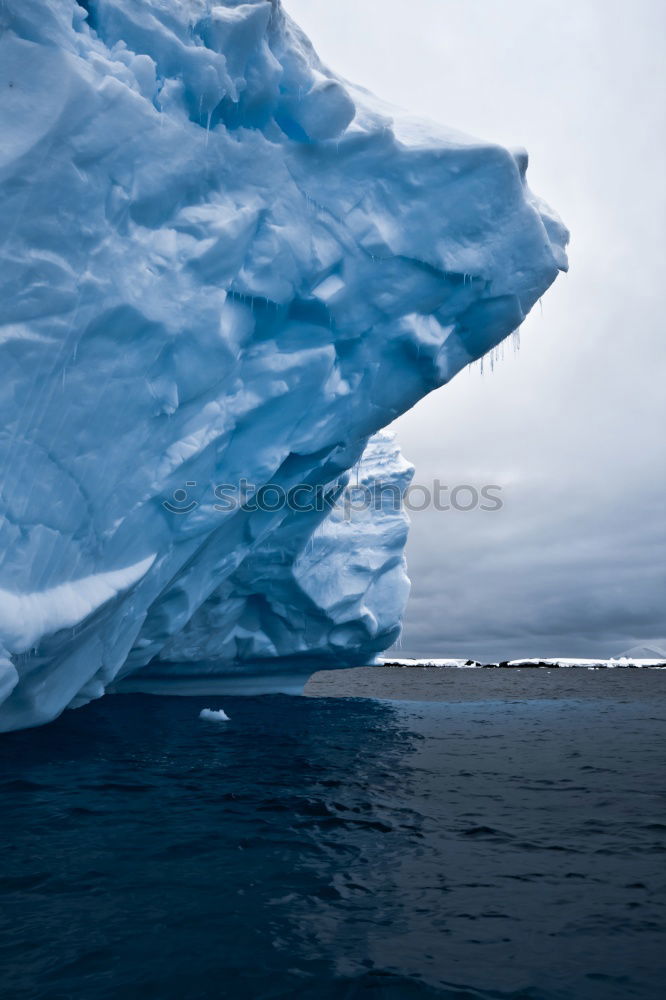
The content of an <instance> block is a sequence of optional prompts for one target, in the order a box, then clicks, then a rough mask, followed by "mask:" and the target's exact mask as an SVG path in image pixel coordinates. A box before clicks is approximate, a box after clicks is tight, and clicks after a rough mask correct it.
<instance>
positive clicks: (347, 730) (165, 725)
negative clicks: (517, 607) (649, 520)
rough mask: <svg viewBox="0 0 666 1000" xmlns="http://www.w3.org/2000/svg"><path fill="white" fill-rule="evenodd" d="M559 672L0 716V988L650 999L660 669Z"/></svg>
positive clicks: (23, 995)
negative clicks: (384, 695)
mask: <svg viewBox="0 0 666 1000" xmlns="http://www.w3.org/2000/svg"><path fill="white" fill-rule="evenodd" d="M401 673H402V672H401ZM502 673H507V672H502ZM474 674H475V676H476V677H477V678H478V681H477V683H478V685H479V692H478V695H477V697H478V698H482V697H483V694H484V687H483V685H484V684H485V682H486V681H487V679H488V672H487V671H477V672H474ZM569 674H570V676H569V677H568V679H567V684H568V693H567V694H566V695H565V696H564V697H560V698H559V699H557V698H552V697H551V698H548V697H546V696H544V695H543V694H540V695H539V696H538V697H537V698H536V699H531V696H530V693H529V687H528V682H527V681H526V683H525V688H524V690H523V692H522V694H521V693H520V692H517V691H516V690H515V679H514V678H513V677H512V678H511V679H510V684H511V687H510V689H509V690H508V691H507V693H506V694H505V696H504V698H503V699H502V698H501V693H500V692H498V690H497V688H496V687H495V688H494V690H493V692H492V693H491V694H490V695H489V696H490V698H491V699H493V700H487V699H486V700H476V701H474V700H472V698H471V695H470V698H469V699H468V700H467V701H460V702H458V703H445V702H440V703H425V702H421V703H417V702H406V701H403V702H390V701H376V700H368V699H345V700H341V699H331V698H290V697H286V696H279V695H278V696H264V697H255V698H234V697H226V698H225V699H224V700H223V702H222V703H223V705H224V708H225V710H226V711H227V712H228V714H229V716H230V721H229V722H227V723H225V724H224V725H222V726H221V725H217V726H214V725H205V724H202V722H201V721H200V720H199V718H198V715H199V712H200V711H201V710H202V709H203V708H211V709H215V708H219V704H218V703H217V702H216V700H215V699H211V698H206V699H205V700H204V699H203V698H151V697H147V696H141V695H125V696H116V697H110V698H106V699H104V700H103V701H100V702H95V703H93V704H91V705H89V706H87V707H85V708H82V709H79V710H77V711H75V712H67V713H65V714H64V715H63V716H62V717H61V718H60V719H59V720H57V721H56V722H55V723H53V724H52V725H51V726H49V727H46V728H44V729H40V730H33V731H30V732H18V733H12V734H7V735H6V736H4V737H2V739H1V740H0V793H1V795H2V808H3V822H2V825H1V829H0V859H1V860H0V893H1V896H2V899H1V905H0V942H1V943H0V975H1V976H2V980H3V983H4V988H5V990H6V992H7V995H9V996H11V997H12V998H15V1000H27V998H34V997H40V998H43V1000H55V998H62V997H67V998H75V1000H79V998H81V1000H83V998H86V1000H88V998H90V997H91V996H94V997H95V998H96V1000H106V998H109V1000H110V998H116V997H118V996H121V995H122V996H123V997H129V998H136V1000H138V998H139V997H141V998H145V997H159V998H160V1000H172V998H173V1000H176V998H178V1000H180V998H183V997H187V998H208V997H210V998H219V997H230V998H236V997H244V998H248V997H249V998H255V997H256V998H258V997H269V996H270V997H278V998H280V997H297V998H315V997H316V998H317V1000H319V998H324V1000H326V998H331V1000H333V998H336V1000H337V998H339V997H350V998H351V997H362V996H366V995H368V996H373V997H381V998H390V1000H393V998H396V1000H397V998H400V1000H403V998H412V997H419V998H420V997H444V998H449V1000H453V998H456V1000H491V998H492V1000H499V998H503V1000H508V998H512V1000H572V998H575V1000H629V998H640V1000H653V998H654V997H656V996H657V995H658V994H659V987H660V983H661V982H663V978H662V975H663V972H662V970H661V969H660V965H661V964H662V961H663V956H664V954H665V953H666V948H665V947H664V945H665V944H666V941H665V940H664V933H663V927H664V917H665V913H664V904H663V883H664V874H663V860H664V831H665V829H666V822H665V817H664V801H663V791H664V787H663V775H664V773H665V764H666V761H665V760H664V756H665V752H664V746H663V742H662V741H661V740H660V730H661V729H662V727H663V720H664V715H665V709H666V704H665V701H666V698H665V692H666V685H665V681H666V677H665V676H664V675H663V674H660V673H653V672H648V671H645V672H641V673H640V674H639V675H637V672H635V671H626V672H619V671H616V672H612V673H611V674H605V673H604V672H600V673H596V674H588V672H587V671H585V672H583V673H582V674H580V677H581V689H582V686H583V685H587V687H586V691H587V693H586V694H584V695H583V696H582V697H577V696H576V692H575V684H576V677H575V676H574V675H573V672H569ZM496 675H497V672H493V683H494V684H497V683H498V682H497V681H496V680H495V677H496ZM466 676H469V674H467V675H466ZM531 676H533V675H531ZM592 677H594V679H595V681H597V680H598V681H599V687H598V688H597V691H598V696H591V694H590V685H589V683H588V679H589V678H592ZM607 682H610V683H611V684H612V685H613V686H612V689H611V688H610V687H609V686H608V684H607ZM467 683H468V684H469V683H470V682H467ZM508 683H509V682H508ZM539 683H541V682H539ZM545 683H546V682H545V681H543V684H542V686H543V685H545ZM555 683H557V682H555Z"/></svg>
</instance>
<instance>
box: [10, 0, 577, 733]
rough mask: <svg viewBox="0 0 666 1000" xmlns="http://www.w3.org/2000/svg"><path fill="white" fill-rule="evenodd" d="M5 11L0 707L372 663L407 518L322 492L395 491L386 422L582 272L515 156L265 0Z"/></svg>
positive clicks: (399, 571) (35, 2) (401, 479)
mask: <svg viewBox="0 0 666 1000" xmlns="http://www.w3.org/2000/svg"><path fill="white" fill-rule="evenodd" d="M0 23H1V24H2V28H3V31H2V33H1V34H0V88H2V93H3V95H4V98H3V101H2V103H1V104H0V129H1V130H2V136H3V143H2V148H1V149H0V190H1V197H0V220H1V225H0V232H2V237H3V238H2V251H1V252H2V268H1V269H0V297H1V301H2V306H3V308H2V315H1V318H0V323H1V325H0V414H1V416H2V421H1V424H0V427H1V430H0V460H1V461H2V468H3V476H2V484H1V488H0V532H1V539H0V560H1V561H0V729H4V730H7V729H15V728H20V727H27V726H35V725H39V724H41V723H45V722H47V721H49V720H51V719H53V718H55V717H56V716H57V715H58V714H59V713H60V712H61V711H62V710H63V709H64V708H66V707H76V706H78V705H82V704H85V703H86V702H87V701H89V700H90V699H92V698H96V697H99V696H101V695H102V694H104V693H105V692H106V691H108V690H114V691H118V690H130V689H141V690H156V689H160V685H162V689H163V688H164V686H166V687H167V689H169V690H178V685H179V684H181V683H185V682H187V680H188V678H189V679H198V682H199V684H200V685H202V684H203V685H208V684H211V683H212V682H213V680H215V681H216V682H217V683H218V684H221V685H222V687H223V688H224V686H225V684H229V685H231V687H230V689H238V685H239V684H240V685H241V686H242V685H243V684H244V683H245V682H246V681H247V683H248V684H250V686H251V689H252V690H255V691H256V690H280V689H282V687H281V685H282V684H283V682H284V678H285V677H286V676H287V675H289V676H291V675H292V674H299V675H302V680H303V681H304V680H305V678H306V676H307V674H308V673H309V672H311V671H312V670H314V669H316V668H317V666H319V665H323V664H329V665H330V664H331V663H332V664H339V665H350V664H354V663H364V662H368V660H369V659H372V658H373V657H374V656H375V655H376V654H377V653H379V652H381V651H382V650H383V649H386V648H387V647H388V646H389V645H391V643H392V642H393V641H394V640H395V638H396V636H397V635H398V633H399V629H400V619H401V615H402V611H403V608H404V604H405V601H406V599H407V593H408V581H407V576H406V572H405V563H404V557H403V547H404V542H405V538H406V532H407V522H406V518H405V515H404V514H403V513H402V511H401V510H400V509H399V508H396V506H395V504H393V503H389V502H387V501H385V498H384V497H383V495H382V498H381V500H380V502H379V503H372V504H370V505H368V506H367V507H366V508H365V509H362V510H354V511H353V512H352V514H353V516H347V512H346V510H345V508H344V505H343V508H342V511H341V510H340V509H339V507H337V506H335V505H332V504H331V503H329V502H328V501H329V500H330V501H335V502H336V503H337V501H338V500H339V499H340V498H341V497H343V496H344V495H345V493H346V491H348V490H349V489H350V487H352V486H353V485H354V483H355V482H356V481H357V479H358V480H359V481H360V483H361V484H362V485H365V486H366V487H367V488H368V489H370V490H371V492H372V489H371V486H372V484H375V483H377V482H378V481H381V483H384V484H388V485H392V486H393V487H394V489H395V490H397V492H398V494H400V493H402V492H404V490H405V489H406V488H407V485H408V483H409V478H410V476H411V469H410V467H409V465H408V464H407V463H406V462H405V460H404V459H403V458H402V457H401V456H400V453H399V451H398V449H397V447H396V445H395V443H394V442H393V441H392V439H391V438H390V436H388V435H386V434H382V433H381V431H382V428H385V427H386V426H387V425H388V424H389V423H390V422H391V421H392V420H394V419H395V417H397V416H398V415H399V414H401V413H403V412H404V411H405V410H406V409H408V408H409V407H411V406H412V405H413V404H414V403H415V402H417V401H418V400H419V399H420V398H421V397H422V396H424V395H425V394H426V393H428V392H430V391H432V390H433V389H435V388H437V387H439V386H441V385H443V384H444V383H446V382H447V381H448V380H449V379H451V378H452V377H453V376H454V375H455V374H456V373H457V372H458V371H459V370H460V369H462V368H463V367H465V366H466V365H468V364H469V363H470V362H472V361H475V360H476V359H478V358H481V357H483V355H484V354H486V353H487V352H489V351H492V350H493V349H494V348H495V346H496V345H497V344H498V343H499V342H500V341H501V340H502V339H503V338H504V337H506V336H507V335H508V334H510V333H511V332H513V331H514V330H515V329H516V328H517V327H518V326H519V325H520V324H521V322H522V320H523V319H524V317H525V315H526V314H527V312H528V311H529V310H530V308H531V307H532V306H533V304H534V303H535V302H536V301H537V300H538V299H539V297H540V296H541V295H542V294H543V293H544V291H545V290H546V289H547V288H548V287H549V285H550V284H551V283H552V282H553V280H554V279H555V277H556V275H557V273H558V271H559V270H563V269H566V256H565V246H566V242H567V232H566V229H565V228H564V226H563V225H562V223H561V222H560V221H559V219H558V218H557V216H556V215H555V213H554V212H552V211H551V210H550V209H549V208H548V207H547V206H546V205H545V204H544V203H543V202H541V201H540V200H539V199H537V198H536V197H535V196H534V195H533V194H532V193H531V192H530V190H529V188H528V186H527V184H526V176H525V175H526V168H527V155H526V153H525V152H524V151H523V150H517V151H509V150H506V149H503V148H501V147H499V146H497V145H493V144H489V143H486V142H483V141H480V140H477V139H473V138H470V137H467V136H465V135H461V134H459V133H457V132H452V131H450V130H447V129H446V128H444V127H442V126H440V125H437V124H434V123H430V122H422V121H419V120H416V119H414V118H412V117H410V116H409V115H408V114H406V113H404V112H402V111H398V110H396V109H394V108H392V107H389V106H388V105H386V104H384V103H382V102H381V101H379V100H378V99H377V98H375V97H374V96H372V95H371V94H369V93H367V92H366V91H364V90H361V89H360V88H358V87H355V86H354V85H352V84H350V83H348V82H347V81H344V80H341V79H339V78H338V77H337V76H335V74H334V73H332V72H331V71H330V70H329V69H328V68H327V67H325V66H324V65H322V63H321V62H320V60H319V59H318V57H317V55H316V53H315V52H314V50H313V48H312V46H311V44H310V43H309V41H308V40H307V38H306V37H305V36H304V35H303V33H302V32H301V31H300V29H299V28H298V27H297V26H296V25H295V24H294V23H293V22H292V21H291V20H290V18H289V17H288V16H287V15H286V13H285V12H284V10H283V9H282V7H281V5H280V3H279V0H247V2H236V0H226V2H223V3H216V4H213V3H209V2H207V0H188V2H179V0H145V2H143V3H141V4H136V3H134V2H132V0H88V2H86V3H80V4H77V3H75V2H74V0H60V2H58V3H57V4H53V3H50V2H48V0H4V2H3V4H2V10H1V11H0ZM241 483H251V484H252V485H253V488H254V489H255V490H258V489H260V488H262V487H264V486H267V485H270V486H272V487H273V488H274V489H276V490H277V489H279V490H281V491H282V493H283V494H284V495H285V496H291V495H292V493H291V491H293V490H295V489H297V488H298V487H299V486H302V485H303V484H305V485H306V486H307V487H308V488H310V489H311V490H314V491H316V492H317V495H318V496H319V495H321V496H323V497H324V498H326V500H327V502H326V503H324V504H323V505H318V507H317V509H315V510H309V509H308V510H303V509H302V508H301V505H295V504H291V503H290V504H282V505H281V506H280V507H279V508H273V507H270V508H269V506H268V505H267V504H266V505H260V506H257V505H256V504H255V505H253V504H249V503H242V504H235V505H229V504H226V503H222V502H220V497H221V496H226V494H225V492H224V491H225V490H226V488H227V487H235V486H238V485H239V484H241ZM319 508H321V509H319ZM132 685H134V688H132ZM234 685H236V687H234Z"/></svg>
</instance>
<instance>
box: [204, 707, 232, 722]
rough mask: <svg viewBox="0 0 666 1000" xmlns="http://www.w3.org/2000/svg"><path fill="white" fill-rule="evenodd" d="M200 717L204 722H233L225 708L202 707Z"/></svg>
mask: <svg viewBox="0 0 666 1000" xmlns="http://www.w3.org/2000/svg"><path fill="white" fill-rule="evenodd" d="M199 718H200V719H203V720H204V722H231V719H230V718H229V716H228V715H227V713H226V712H225V711H224V709H223V708H202V709H201V711H200V712H199Z"/></svg>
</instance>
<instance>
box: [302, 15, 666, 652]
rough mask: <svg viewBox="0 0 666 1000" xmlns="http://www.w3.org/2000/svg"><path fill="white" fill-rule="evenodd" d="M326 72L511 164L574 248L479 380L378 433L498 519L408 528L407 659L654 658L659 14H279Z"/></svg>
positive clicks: (425, 473)
mask: <svg viewBox="0 0 666 1000" xmlns="http://www.w3.org/2000/svg"><path fill="white" fill-rule="evenodd" d="M285 6H286V8H287V10H289V12H290V13H291V14H292V15H293V16H294V17H295V19H296V20H297V21H299V23H300V24H301V25H302V26H303V28H305V30H306V31H307V32H308V34H309V35H310V37H311V38H312V40H313V41H314V43H315V45H316V46H317V48H318V50H319V53H320V55H321V56H322V58H323V59H324V60H325V61H326V62H327V63H328V64H329V65H330V66H331V68H332V69H334V70H336V71H337V72H339V73H341V74H342V75H343V76H345V77H348V78H349V79H352V80H355V81H356V82H358V83H361V84H363V85H364V86H366V87H368V88H369V89H370V90H373V91H374V92H376V93H378V94H379V95H380V96H382V97H384V98H386V99H388V100H391V101H393V102H395V103H398V104H400V105H402V106H403V107H406V108H408V109H410V110H411V111H414V112H417V113H420V114H422V115H424V116H426V117H429V118H434V119H437V120H439V121H441V122H443V123H445V124H447V125H452V126H455V127H456V128H459V129H462V130H463V131H466V132H470V133H472V134H474V135H478V136H481V137H483V138H486V139H492V140H496V141H498V142H502V143H504V144H507V145H523V146H525V147H527V149H528V150H529V153H530V167H529V171H528V180H529V183H530V186H531V187H532V188H533V189H534V190H535V191H536V192H538V193H539V194H540V195H541V196H542V197H544V198H545V199H546V200H547V201H548V202H549V203H550V204H552V205H553V206H554V207H555V208H556V209H557V210H558V212H559V213H560V215H561V216H562V217H563V218H564V220H565V222H566V223H567V225H568V226H569V228H570V229H571V232H572V243H571V247H570V262H571V270H570V273H569V275H565V276H562V277H560V278H559V279H558V281H557V283H556V285H555V286H554V287H553V288H552V289H551V290H550V291H549V292H548V293H547V294H546V296H545V297H544V300H543V313H541V312H540V310H539V308H538V307H537V308H536V309H535V311H534V312H533V313H532V314H531V316H530V317H529V318H528V320H527V322H526V323H525V324H524V326H523V328H522V330H521V347H520V350H519V351H518V353H516V354H514V353H512V351H511V349H510V348H509V349H507V350H506V351H505V358H504V360H503V361H502V362H501V363H500V364H499V365H498V366H496V367H495V370H494V371H493V372H492V373H491V372H490V371H489V369H488V366H486V368H485V370H484V374H483V375H482V374H480V372H479V371H478V368H477V369H475V370H472V371H464V372H462V373H461V374H460V375H458V377H457V378H456V379H455V380H454V382H452V383H451V384H450V385H449V386H446V387H444V388H443V389H441V390H439V391H438V392H436V393H433V394H432V395H431V396H429V397H428V398H427V399H425V400H423V401H422V402H421V403H420V404H419V405H418V406H417V407H416V408H415V409H414V410H412V411H411V412H410V413H408V414H406V415H405V416H404V417H402V418H401V419H400V420H398V421H397V422H396V423H395V424H394V425H393V426H394V429H395V430H396V431H397V434H398V438H399V441H400V444H401V446H402V450H403V452H404V453H405V455H406V456H407V457H408V458H409V459H410V460H411V461H412V462H413V463H414V465H415V466H416V470H417V471H416V480H417V481H419V482H423V483H428V482H430V481H432V480H433V479H434V478H439V479H440V480H441V482H443V483H445V484H450V485H455V484H467V483H469V484H475V485H477V486H481V485H483V484H486V483H492V484H498V485H501V487H502V491H503V492H502V496H503V500H504V507H503V509H502V510H501V511H499V512H481V511H478V512H456V511H452V512H425V513H414V514H413V515H412V529H411V536H410V541H409V545H408V551H407V555H408V560H409V570H410V577H411V579H412V596H411V599H410V604H409V607H408V610H407V615H406V619H405V630H404V635H403V640H402V649H403V652H404V654H405V655H421V654H426V655H428V654H429V655H438V656H446V655H461V656H473V657H478V658H484V659H492V658H495V657H499V658H505V657H513V656H525V655H533V656H534V655H541V656H555V655H569V656H576V655H588V656H590V655H592V656H594V655H599V656H610V655H613V654H616V653H618V652H621V651H622V650H624V649H626V648H627V647H630V646H632V645H634V644H637V643H645V642H653V643H654V642H657V643H658V644H659V645H660V646H662V647H666V624H665V623H664V612H665V608H666V581H665V572H664V568H665V566H666V538H665V532H664V524H665V521H666V505H665V497H666V451H665V447H664V433H665V430H666V403H665V400H666V352H665V351H664V332H663V330H664V321H663V313H664V289H665V288H666V281H665V265H666V259H665V254H664V243H665V236H664V228H665V223H666V212H665V205H664V177H665V176H666V163H665V162H664V161H665V157H664V151H665V141H664V135H665V129H664V127H665V125H666V122H665V121H664V93H665V92H666V79H665V78H664V77H665V72H664V63H665V59H664V57H665V54H666V53H665V51H664V37H665V29H666V4H664V3H663V0H634V2H633V3H631V4H628V3H626V0H575V2H574V0H569V2H567V3H562V2H561V0H335V2H334V3H333V2H331V0H285Z"/></svg>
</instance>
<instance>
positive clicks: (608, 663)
mask: <svg viewBox="0 0 666 1000" xmlns="http://www.w3.org/2000/svg"><path fill="white" fill-rule="evenodd" d="M375 666H378V667H455V668H458V669H466V670H471V669H476V668H491V667H510V668H516V669H521V668H526V669H530V668H537V669H538V668H542V669H548V668H550V669H554V668H557V667H587V669H588V670H613V669H615V668H618V667H624V668H634V669H635V668H639V669H649V670H663V669H665V668H666V659H664V660H649V659H643V658H629V657H626V656H619V657H617V658H613V657H611V659H610V660H595V659H577V658H570V657H562V658H555V659H539V658H536V659H526V660H502V661H499V662H497V663H482V662H480V661H479V660H455V659H432V658H427V659H410V658H408V657H400V658H396V657H380V658H378V659H377V662H376V663H375Z"/></svg>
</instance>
